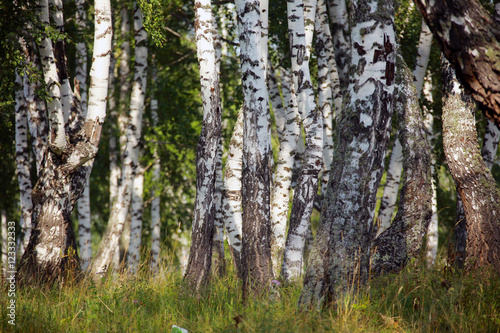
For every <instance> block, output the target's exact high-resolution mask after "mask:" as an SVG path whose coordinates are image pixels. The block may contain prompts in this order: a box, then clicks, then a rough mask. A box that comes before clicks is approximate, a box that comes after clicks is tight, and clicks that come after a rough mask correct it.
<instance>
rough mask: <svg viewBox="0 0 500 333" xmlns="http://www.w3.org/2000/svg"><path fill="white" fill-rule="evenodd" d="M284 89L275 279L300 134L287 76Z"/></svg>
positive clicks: (274, 216) (274, 198)
mask: <svg viewBox="0 0 500 333" xmlns="http://www.w3.org/2000/svg"><path fill="white" fill-rule="evenodd" d="M282 87H283V96H284V97H285V104H286V113H285V118H284V119H283V123H284V129H283V131H282V135H281V139H280V151H279V153H278V162H277V163H276V171H275V175H274V186H273V189H272V194H271V227H272V236H271V237H272V238H271V249H272V262H273V272H274V274H275V275H276V276H278V275H279V274H280V270H281V265H282V261H283V260H282V257H283V252H284V250H285V241H286V227H287V222H288V209H289V202H290V188H291V184H292V171H293V164H294V156H295V153H296V149H297V140H298V138H299V134H300V114H299V107H298V105H297V96H296V93H295V88H294V85H293V82H292V81H291V78H290V76H289V75H287V74H285V73H284V75H283V81H282ZM285 124H286V125H285Z"/></svg>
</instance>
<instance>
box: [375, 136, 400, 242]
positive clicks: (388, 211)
mask: <svg viewBox="0 0 500 333" xmlns="http://www.w3.org/2000/svg"><path fill="white" fill-rule="evenodd" d="M402 171H403V147H402V146H401V143H400V142H399V139H398V138H396V140H395V141H394V146H393V147H392V153H391V160H390V161H389V166H388V168H387V177H386V181H385V186H384V193H383V195H382V202H381V204H380V209H379V213H378V218H379V221H380V226H379V228H378V230H377V236H378V235H380V234H381V233H382V232H383V231H384V230H385V229H387V228H389V226H390V225H391V221H392V217H393V215H394V209H395V208H396V201H397V200H398V192H399V183H400V180H401V172H402Z"/></svg>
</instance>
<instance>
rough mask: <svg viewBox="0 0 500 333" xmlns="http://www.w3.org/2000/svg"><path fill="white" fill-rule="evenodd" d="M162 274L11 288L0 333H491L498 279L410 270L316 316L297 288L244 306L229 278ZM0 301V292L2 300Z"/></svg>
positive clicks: (499, 314)
mask: <svg viewBox="0 0 500 333" xmlns="http://www.w3.org/2000/svg"><path fill="white" fill-rule="evenodd" d="M167 271H168V270H166V269H164V270H163V273H159V274H156V275H154V276H151V275H150V274H146V273H141V274H138V275H136V276H134V277H130V276H127V275H125V274H123V275H116V276H109V277H107V278H106V279H105V280H103V281H101V282H98V283H94V282H93V281H92V280H91V279H84V280H83V281H80V282H78V283H74V284H72V285H70V284H68V285H64V286H54V287H52V288H45V289H40V288H25V289H23V290H18V291H17V309H16V326H15V327H13V326H11V325H10V324H8V322H7V321H8V317H7V315H6V314H7V313H6V311H7V310H6V306H2V310H1V318H0V320H1V321H0V331H2V332H10V331H18V332H170V331H171V327H172V325H177V326H179V327H183V328H185V329H187V330H188V331H189V332H332V331H333V332H499V331H500V281H499V278H498V275H495V274H490V273H488V272H476V273H475V274H466V275H464V274H462V273H461V272H458V271H455V270H453V269H451V268H449V267H446V266H441V267H437V268H434V269H432V270H430V269H427V268H424V267H421V266H418V265H416V264H410V265H409V266H408V267H407V268H405V269H404V270H403V271H402V272H401V273H400V274H397V275H395V274H393V275H386V276H383V277H380V278H377V279H373V280H372V282H371V283H370V285H369V286H368V287H367V288H363V289H362V290H360V291H358V292H357V293H355V294H348V295H344V296H339V297H338V299H337V302H336V303H335V304H331V305H330V306H328V307H326V308H325V309H324V310H323V311H299V310H298V309H297V300H298V298H299V295H300V291H301V284H300V283H296V284H289V285H284V284H282V285H280V286H279V287H278V294H279V297H277V295H276V293H274V294H270V295H263V296H259V297H253V298H250V299H249V300H248V302H246V304H243V303H242V301H241V285H240V283H239V281H238V280H237V279H236V278H235V277H234V275H233V274H232V272H230V273H229V275H228V276H226V277H223V278H219V277H214V278H213V279H212V282H211V283H210V284H209V285H208V286H207V288H206V289H205V290H203V291H201V292H200V293H194V292H193V291H192V290H190V289H189V288H187V287H186V286H185V285H184V284H183V283H182V277H181V276H180V275H179V274H178V273H175V272H169V273H167ZM7 302H8V296H7V294H6V293H5V292H4V293H2V294H1V296H0V304H2V305H4V304H7Z"/></svg>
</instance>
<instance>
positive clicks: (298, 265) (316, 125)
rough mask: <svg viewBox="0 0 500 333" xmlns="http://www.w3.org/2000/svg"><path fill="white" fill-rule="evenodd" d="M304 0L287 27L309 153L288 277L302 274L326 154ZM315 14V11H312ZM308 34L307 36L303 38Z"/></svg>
mask: <svg viewBox="0 0 500 333" xmlns="http://www.w3.org/2000/svg"><path fill="white" fill-rule="evenodd" d="M304 10H305V9H303V3H302V1H301V0H295V1H288V2H287V13H288V31H289V35H290V50H291V58H292V72H293V83H294V86H295V87H296V89H297V104H298V106H299V113H300V114H301V118H302V123H303V126H304V131H305V133H306V154H305V156H304V162H303V166H302V169H301V171H300V176H299V179H298V181H297V186H296V187H295V193H294V196H293V204H292V213H291V216H290V226H289V230H288V236H287V240H286V245H285V253H284V257H283V266H282V271H281V274H282V276H283V278H284V279H285V280H294V279H297V278H298V277H300V275H301V273H302V266H303V252H304V245H305V238H306V233H307V229H308V224H309V223H310V219H311V213H312V209H313V204H314V199H315V198H316V193H317V191H318V176H319V172H320V171H321V167H322V162H323V156H322V151H323V149H322V147H323V117H322V116H323V115H322V114H321V112H320V110H318V109H317V108H316V103H315V102H314V92H313V87H312V82H311V76H310V73H309V56H308V55H307V52H306V50H307V48H308V46H309V45H310V43H312V31H311V32H310V33H309V34H310V35H311V36H310V40H308V39H309V38H308V32H307V30H306V31H304V27H305V22H304V20H305V14H306V15H309V14H307V13H304ZM315 10H316V4H315V2H314V5H313V6H311V11H314V12H313V13H310V15H311V17H312V27H309V29H308V30H311V28H312V29H314V18H315ZM313 14H314V15H313ZM304 35H305V38H304Z"/></svg>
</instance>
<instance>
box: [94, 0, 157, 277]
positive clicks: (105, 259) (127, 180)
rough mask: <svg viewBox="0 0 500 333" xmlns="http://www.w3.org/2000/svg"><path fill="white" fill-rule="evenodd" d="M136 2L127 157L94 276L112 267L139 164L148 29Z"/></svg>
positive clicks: (100, 246) (96, 260)
mask: <svg viewBox="0 0 500 333" xmlns="http://www.w3.org/2000/svg"><path fill="white" fill-rule="evenodd" d="M134 6H135V7H134V31H135V66H134V81H133V85H132V97H131V99H130V117H129V124H128V127H127V131H126V133H127V144H126V148H125V158H124V160H123V165H122V174H121V185H120V189H119V191H118V197H117V199H116V200H115V202H114V205H113V207H112V209H111V213H110V217H109V222H108V226H107V227H106V231H105V233H104V235H103V237H102V239H101V244H100V245H99V250H98V253H97V255H96V257H95V259H94V261H93V263H92V268H91V272H92V273H93V274H95V275H94V277H95V278H99V277H100V275H101V274H103V273H105V272H106V271H107V270H108V269H109V266H110V264H111V263H112V260H113V256H114V254H115V252H116V251H117V249H118V243H119V240H120V236H121V234H122V231H123V226H124V222H125V220H126V218H127V213H128V210H129V206H130V200H131V190H132V189H131V187H132V180H133V178H134V176H135V173H136V170H137V166H138V165H139V145H140V139H141V130H142V114H143V109H144V96H145V92H146V66H147V58H148V50H147V47H146V42H147V33H146V30H145V29H144V26H143V25H142V13H141V10H140V8H139V7H138V5H137V3H134ZM108 70H109V69H108Z"/></svg>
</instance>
